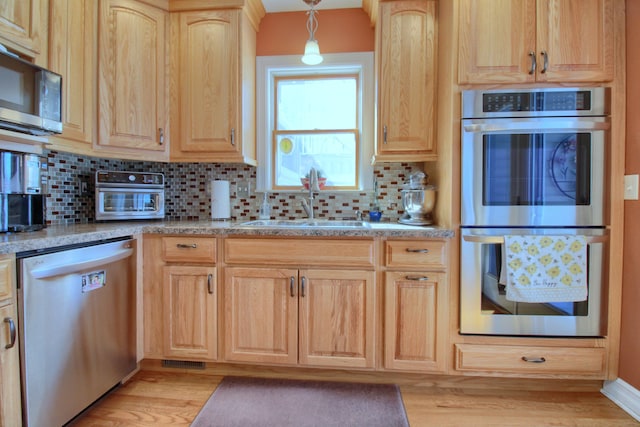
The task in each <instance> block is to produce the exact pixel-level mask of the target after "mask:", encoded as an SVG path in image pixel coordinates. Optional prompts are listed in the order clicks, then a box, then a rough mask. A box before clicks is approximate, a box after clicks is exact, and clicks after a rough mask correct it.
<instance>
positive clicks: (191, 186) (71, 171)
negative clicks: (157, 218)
mask: <svg viewBox="0 0 640 427" xmlns="http://www.w3.org/2000/svg"><path fill="white" fill-rule="evenodd" d="M46 155H47V157H48V165H49V174H48V175H49V195H48V196H47V222H48V223H49V224H52V225H59V224H68V223H85V222H92V221H94V219H95V204H94V190H95V186H94V179H95V173H96V171H97V170H100V169H105V170H127V171H137V172H143V171H144V172H161V173H164V174H165V177H166V178H167V179H166V181H167V182H166V188H165V195H166V206H165V211H166V215H165V217H166V219H168V220H175V221H178V220H207V219H209V218H210V215H211V210H210V206H211V197H210V194H209V192H208V191H207V183H208V182H209V181H210V180H212V179H223V180H227V181H230V183H231V189H232V194H231V216H232V219H236V220H246V221H248V220H252V219H257V217H258V209H259V205H260V203H261V201H262V197H261V195H256V194H255V193H253V192H252V194H251V196H250V197H249V198H248V199H244V198H238V197H236V195H235V190H234V189H235V186H236V185H237V183H238V182H239V181H246V182H249V186H250V188H255V182H256V173H255V168H254V167H251V166H246V165H240V164H207V163H168V164H167V163H153V162H133V161H123V160H108V159H99V158H93V157H86V156H79V155H75V154H68V153H60V152H57V151H48V152H47V153H46ZM421 166H422V163H391V164H385V165H378V166H376V167H375V168H374V175H375V176H376V179H377V180H378V183H379V189H380V192H379V197H378V200H379V204H380V206H381V209H382V211H383V215H384V217H383V218H384V219H385V220H391V221H397V220H398V218H399V217H400V215H401V214H402V202H401V199H400V190H401V186H402V184H403V183H404V182H405V181H406V180H407V179H408V176H409V174H410V173H411V171H413V170H417V169H418V168H420V167H421ZM81 181H86V182H87V183H88V184H89V185H88V192H87V193H86V194H80V182H81ZM306 196H307V192H304V191H302V190H301V191H299V192H289V193H271V194H270V201H271V206H272V210H271V215H272V217H274V218H279V219H295V218H304V212H303V210H302V207H301V206H300V200H301V199H302V197H306ZM372 197H373V195H372V194H371V193H364V192H348V193H337V192H320V194H319V195H317V197H316V215H317V216H318V217H324V218H328V219H336V218H337V219H342V218H353V217H354V216H355V211H357V210H359V211H361V212H367V211H368V210H369V205H370V203H371V202H372V200H373V199H372Z"/></svg>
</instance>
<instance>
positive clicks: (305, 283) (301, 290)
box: [300, 276, 307, 298]
mask: <svg viewBox="0 0 640 427" xmlns="http://www.w3.org/2000/svg"><path fill="white" fill-rule="evenodd" d="M301 281H302V284H301V286H300V296H301V297H303V298H304V297H305V296H306V290H305V289H306V287H307V278H306V277H305V276H302V280H301Z"/></svg>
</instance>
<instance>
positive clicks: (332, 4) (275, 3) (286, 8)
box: [262, 0, 362, 13]
mask: <svg viewBox="0 0 640 427" xmlns="http://www.w3.org/2000/svg"><path fill="white" fill-rule="evenodd" d="M262 4H263V5H264V8H265V10H266V11H267V13H276V12H293V11H296V10H308V9H309V6H307V4H306V3H304V2H303V1H302V0H262ZM358 7H362V0H321V1H320V3H318V5H317V6H316V9H318V10H322V9H351V8H358Z"/></svg>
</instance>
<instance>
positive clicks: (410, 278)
mask: <svg viewBox="0 0 640 427" xmlns="http://www.w3.org/2000/svg"><path fill="white" fill-rule="evenodd" d="M405 279H407V280H415V281H416V282H424V281H425V280H429V277H427V276H405Z"/></svg>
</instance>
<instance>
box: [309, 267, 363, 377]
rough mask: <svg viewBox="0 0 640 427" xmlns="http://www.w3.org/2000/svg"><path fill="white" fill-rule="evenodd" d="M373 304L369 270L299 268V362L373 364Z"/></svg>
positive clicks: (320, 364) (334, 364) (314, 364)
mask: <svg viewBox="0 0 640 427" xmlns="http://www.w3.org/2000/svg"><path fill="white" fill-rule="evenodd" d="M374 302H375V279H374V272H372V271H348V270H305V271H301V272H300V344H299V345H300V350H299V359H300V364H302V365H313V366H332V367H344V368H346V367H353V368H373V367H374V363H375V356H374V351H375V327H374V324H375V322H374V320H375V318H374V310H375V307H374Z"/></svg>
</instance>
